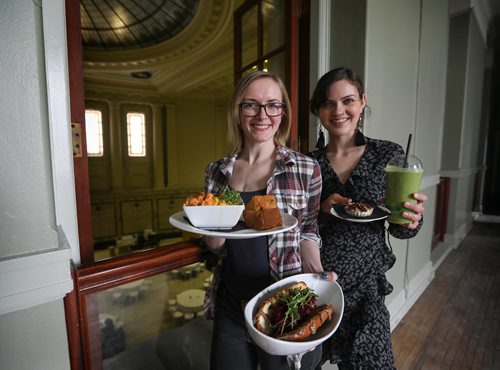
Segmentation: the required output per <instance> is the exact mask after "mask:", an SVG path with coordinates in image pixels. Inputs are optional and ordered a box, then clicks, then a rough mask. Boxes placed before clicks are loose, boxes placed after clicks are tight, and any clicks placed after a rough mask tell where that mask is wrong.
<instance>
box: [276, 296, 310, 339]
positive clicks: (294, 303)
mask: <svg viewBox="0 0 500 370" xmlns="http://www.w3.org/2000/svg"><path fill="white" fill-rule="evenodd" d="M316 297H317V295H316V294H315V293H314V291H313V290H312V289H309V288H305V289H291V291H290V292H288V293H287V294H283V295H281V296H279V297H278V299H279V300H280V302H282V303H283V304H284V305H285V307H286V309H285V313H284V318H283V320H282V322H283V323H284V325H282V326H281V333H280V334H283V331H284V330H285V326H287V325H288V326H290V327H291V329H293V327H294V326H295V325H296V324H297V323H298V322H299V321H300V319H301V318H302V314H301V310H302V308H303V307H304V306H306V305H307V304H308V303H311V301H313V300H314V301H313V302H312V303H314V302H315V301H316Z"/></svg>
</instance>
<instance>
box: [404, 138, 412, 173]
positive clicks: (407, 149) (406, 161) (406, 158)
mask: <svg viewBox="0 0 500 370" xmlns="http://www.w3.org/2000/svg"><path fill="white" fill-rule="evenodd" d="M411 137H412V134H409V135H408V144H406V153H405V163H404V165H403V168H406V166H408V153H410V144H411Z"/></svg>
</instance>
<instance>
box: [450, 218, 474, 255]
mask: <svg viewBox="0 0 500 370" xmlns="http://www.w3.org/2000/svg"><path fill="white" fill-rule="evenodd" d="M473 222H474V221H473V220H472V218H471V219H470V220H468V221H467V222H465V223H463V224H462V225H461V226H460V227H459V228H458V230H457V231H456V232H455V233H453V234H448V233H447V234H444V242H445V243H448V244H450V246H451V247H452V248H453V249H458V247H459V246H460V243H461V242H462V240H464V239H465V237H466V236H467V234H468V233H469V231H470V230H471V229H472V226H473Z"/></svg>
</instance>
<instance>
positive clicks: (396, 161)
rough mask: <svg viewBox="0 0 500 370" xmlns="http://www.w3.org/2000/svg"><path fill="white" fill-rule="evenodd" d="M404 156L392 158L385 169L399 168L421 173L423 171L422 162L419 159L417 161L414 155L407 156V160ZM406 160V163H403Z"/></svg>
mask: <svg viewBox="0 0 500 370" xmlns="http://www.w3.org/2000/svg"><path fill="white" fill-rule="evenodd" d="M405 157H406V156H405V155H404V154H400V155H397V156H395V157H393V158H392V159H391V160H390V161H389V162H388V163H387V167H389V166H391V167H400V168H407V169H411V170H415V171H422V170H423V169H424V166H423V165H422V162H421V161H420V159H418V158H417V157H416V156H414V155H408V157H407V158H405ZM405 159H406V162H405Z"/></svg>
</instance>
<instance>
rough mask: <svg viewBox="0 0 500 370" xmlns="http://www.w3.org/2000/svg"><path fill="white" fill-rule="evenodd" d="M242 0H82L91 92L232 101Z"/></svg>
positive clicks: (88, 93) (89, 94)
mask: <svg viewBox="0 0 500 370" xmlns="http://www.w3.org/2000/svg"><path fill="white" fill-rule="evenodd" d="M241 3H242V0H80V10H81V17H80V18H81V28H82V39H83V67H84V68H83V69H84V79H85V94H86V96H87V97H90V98H91V97H104V96H109V94H117V95H122V96H123V95H126V96H128V97H138V98H145V99H148V100H149V101H151V100H155V99H158V100H159V101H165V98H174V99H175V98H183V99H185V98H200V99H204V98H205V97H206V96H209V98H210V99H212V100H213V99H226V98H227V96H228V95H229V94H230V93H231V89H232V84H233V12H234V10H235V9H236V8H237V6H239V5H240V4H241Z"/></svg>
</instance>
